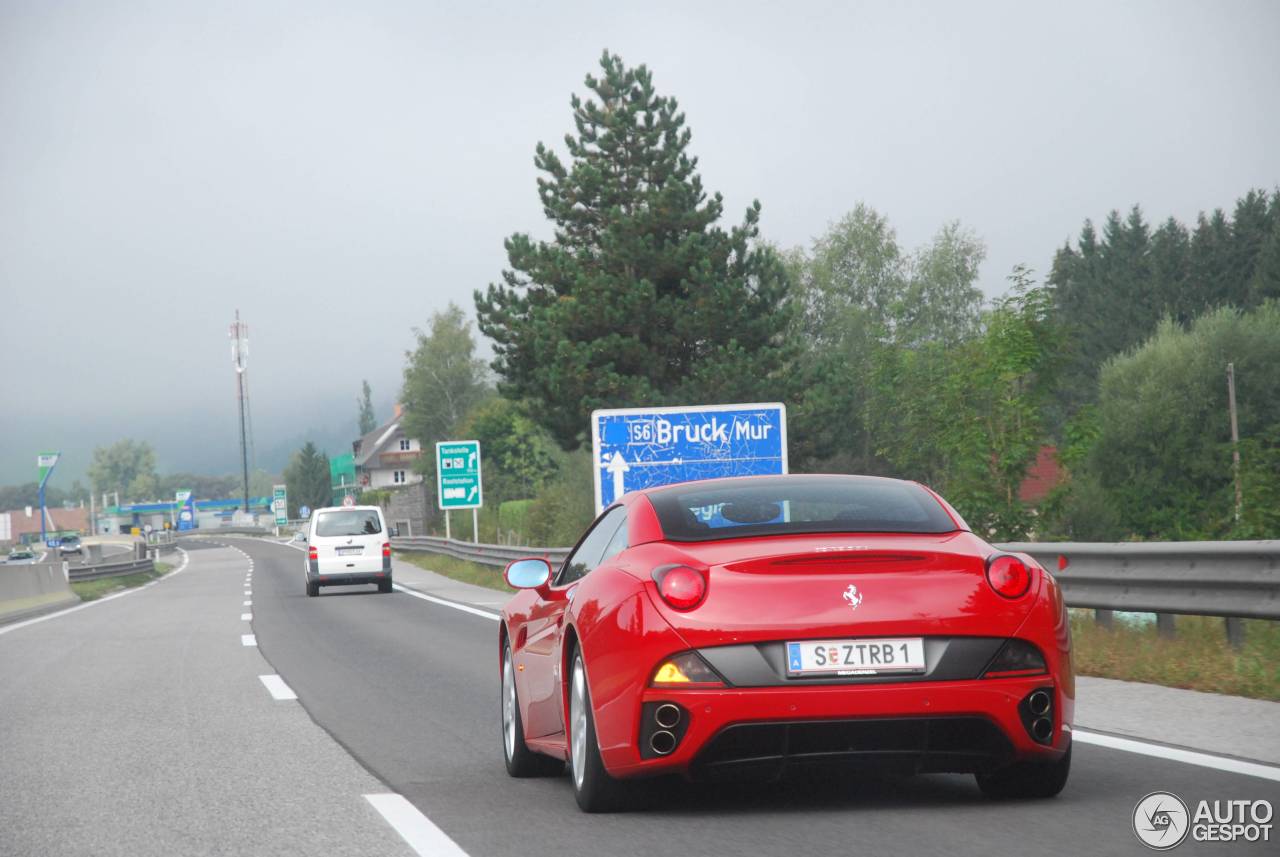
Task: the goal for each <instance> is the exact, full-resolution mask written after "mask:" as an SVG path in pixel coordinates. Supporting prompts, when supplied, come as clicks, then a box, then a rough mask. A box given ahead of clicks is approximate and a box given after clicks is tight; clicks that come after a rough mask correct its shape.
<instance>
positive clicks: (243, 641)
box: [240, 634, 258, 646]
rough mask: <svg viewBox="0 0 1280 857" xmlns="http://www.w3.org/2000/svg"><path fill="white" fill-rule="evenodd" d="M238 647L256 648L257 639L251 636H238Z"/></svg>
mask: <svg viewBox="0 0 1280 857" xmlns="http://www.w3.org/2000/svg"><path fill="white" fill-rule="evenodd" d="M240 645H242V646H256V645H258V638H257V637H255V636H254V635H253V634H241V635H240Z"/></svg>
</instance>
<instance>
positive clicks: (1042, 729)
mask: <svg viewBox="0 0 1280 857" xmlns="http://www.w3.org/2000/svg"><path fill="white" fill-rule="evenodd" d="M1031 737H1032V738H1035V739H1036V740H1037V741H1048V740H1049V739H1050V738H1052V737H1053V722H1052V721H1051V720H1049V718H1048V717H1041V718H1039V719H1038V720H1036V721H1035V722H1034V723H1032V724H1031Z"/></svg>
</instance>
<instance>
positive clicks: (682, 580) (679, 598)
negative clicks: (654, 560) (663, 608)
mask: <svg viewBox="0 0 1280 857" xmlns="http://www.w3.org/2000/svg"><path fill="white" fill-rule="evenodd" d="M653 582H654V583H656V584H658V594H659V595H661V596H662V600H663V601H665V602H667V603H668V604H670V605H671V606H672V607H674V608H675V609H677V610H692V609H693V608H694V607H697V606H698V605H699V604H701V603H702V599H703V598H705V597H706V595H707V579H706V578H705V577H704V576H703V575H702V573H701V572H699V571H695V570H694V569H692V568H689V566H687V565H660V566H658V567H657V568H655V569H654V570H653Z"/></svg>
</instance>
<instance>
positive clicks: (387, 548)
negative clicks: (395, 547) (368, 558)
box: [382, 542, 391, 556]
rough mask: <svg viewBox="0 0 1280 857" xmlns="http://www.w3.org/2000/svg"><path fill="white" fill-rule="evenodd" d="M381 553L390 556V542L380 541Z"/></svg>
mask: <svg viewBox="0 0 1280 857" xmlns="http://www.w3.org/2000/svg"><path fill="white" fill-rule="evenodd" d="M382 555H383V556H391V542H383V543H382Z"/></svg>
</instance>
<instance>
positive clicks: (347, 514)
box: [316, 509, 382, 536]
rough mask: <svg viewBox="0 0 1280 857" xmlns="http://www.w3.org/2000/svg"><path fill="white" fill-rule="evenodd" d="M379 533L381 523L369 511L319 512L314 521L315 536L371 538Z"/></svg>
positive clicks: (376, 514)
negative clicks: (317, 517)
mask: <svg viewBox="0 0 1280 857" xmlns="http://www.w3.org/2000/svg"><path fill="white" fill-rule="evenodd" d="M380 532H382V521H381V520H379V518H378V513H377V512H375V511H372V510H369V509H352V510H350V511H347V510H345V509H344V510H342V511H341V512H321V513H320V517H319V519H317V520H316V535H317V536H373V535H377V534H378V533H380Z"/></svg>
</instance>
